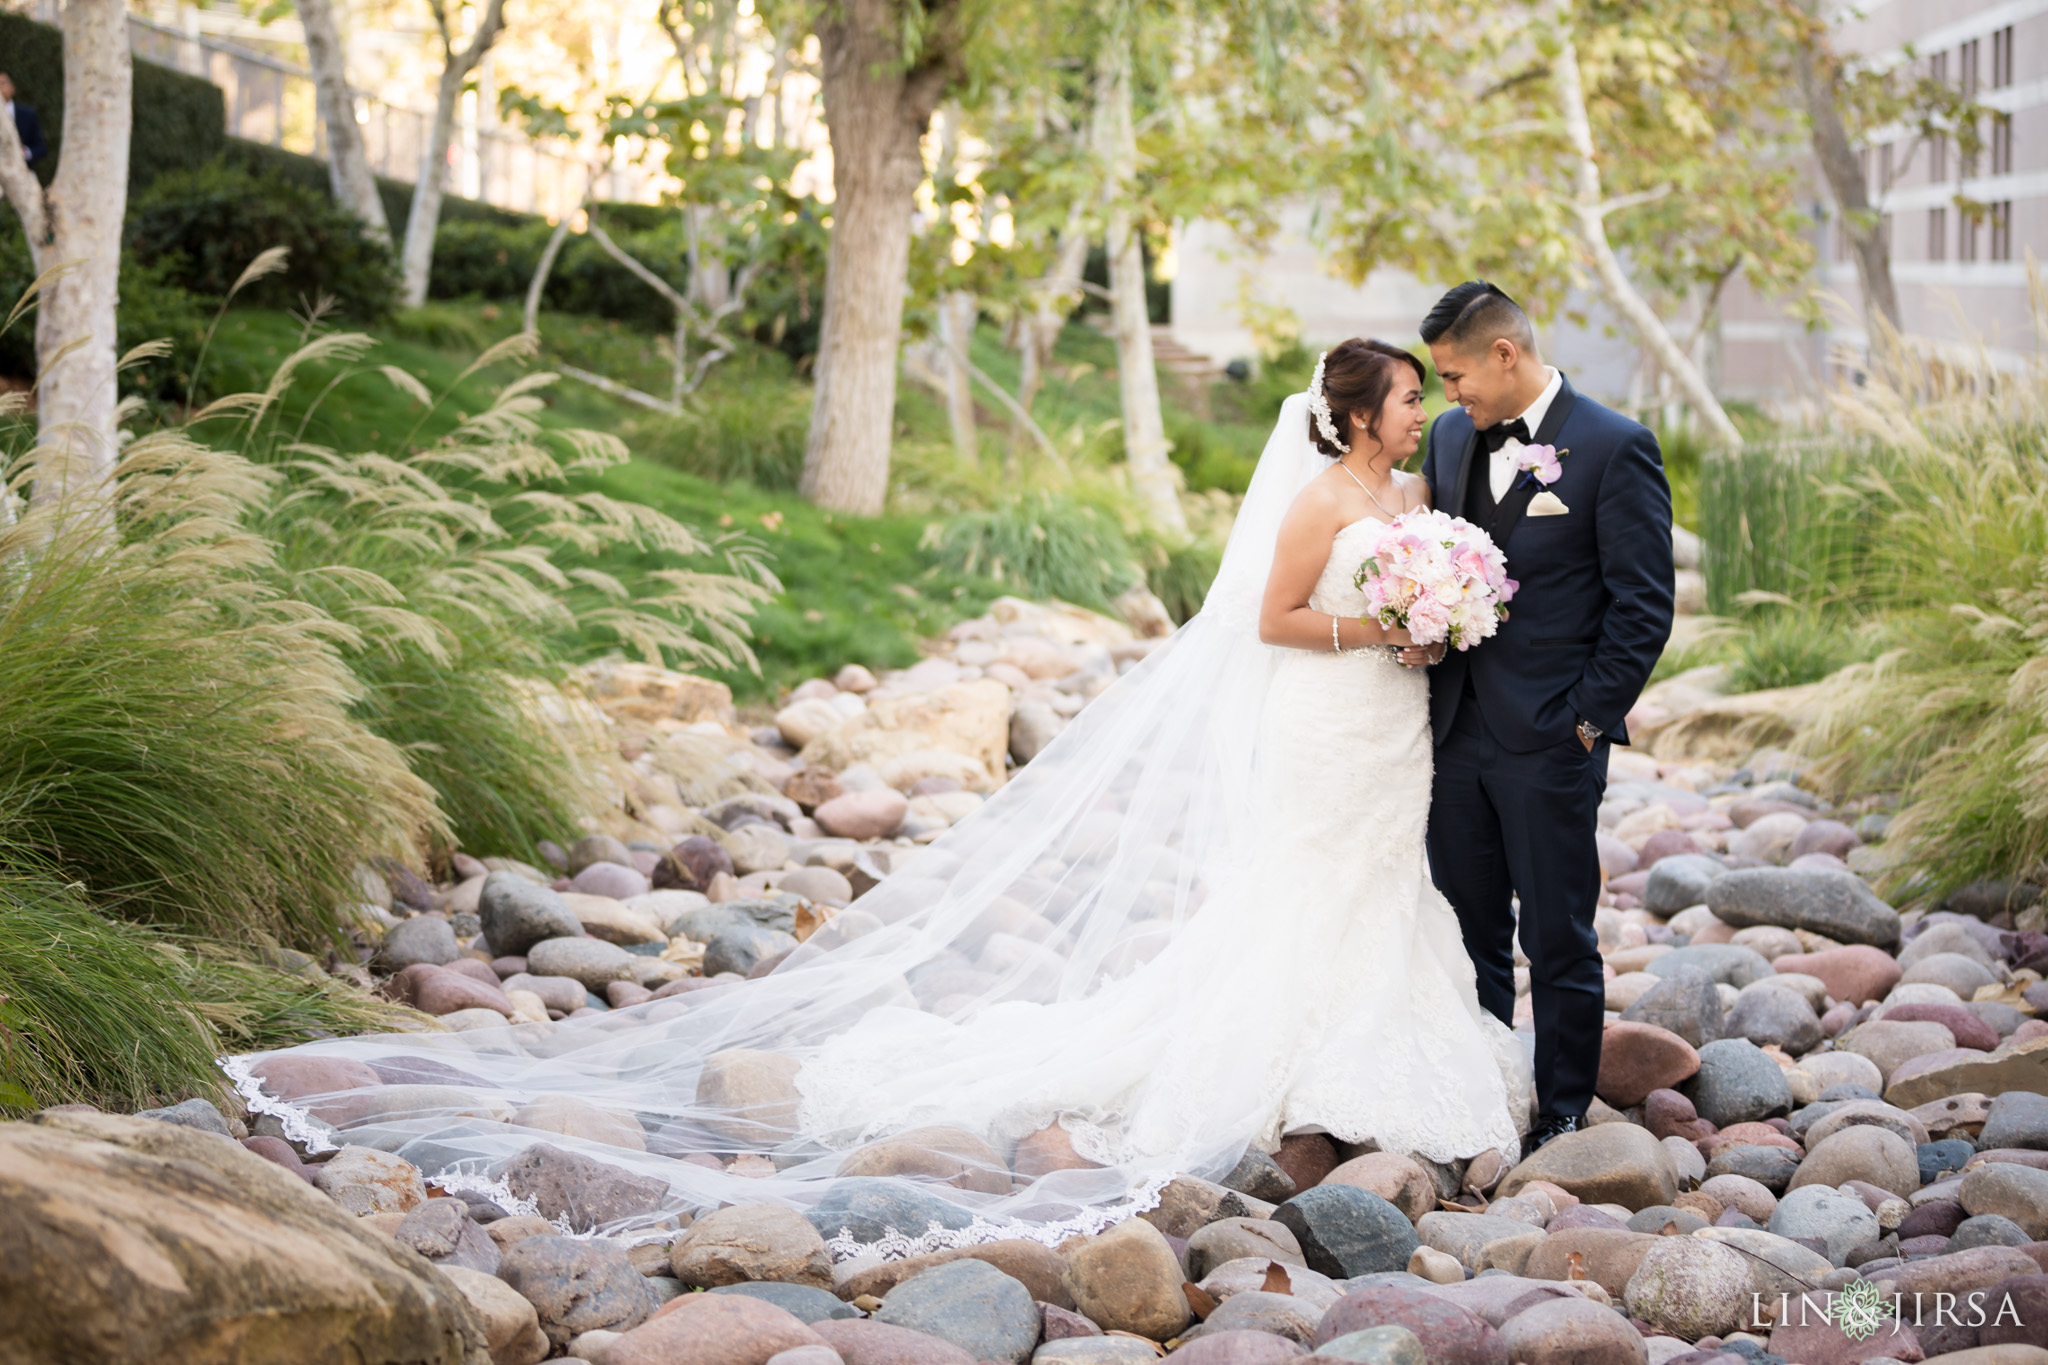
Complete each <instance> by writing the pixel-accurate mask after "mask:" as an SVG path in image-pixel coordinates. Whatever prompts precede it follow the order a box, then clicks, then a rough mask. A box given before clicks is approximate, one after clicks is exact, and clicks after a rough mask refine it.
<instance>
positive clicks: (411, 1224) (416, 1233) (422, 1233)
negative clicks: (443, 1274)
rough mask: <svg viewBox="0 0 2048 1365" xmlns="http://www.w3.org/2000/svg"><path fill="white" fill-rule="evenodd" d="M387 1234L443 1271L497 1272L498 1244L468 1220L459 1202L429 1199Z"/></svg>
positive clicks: (490, 1273) (463, 1206)
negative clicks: (453, 1269)
mask: <svg viewBox="0 0 2048 1365" xmlns="http://www.w3.org/2000/svg"><path fill="white" fill-rule="evenodd" d="M391 1235H392V1237H393V1238H394V1239H396V1240H397V1242H398V1243H399V1244H400V1245H401V1246H408V1247H411V1248H412V1249H413V1250H414V1251H417V1252H418V1253H419V1254H420V1255H422V1256H424V1257H426V1258H427V1259H428V1260H430V1261H432V1262H433V1263H434V1264H435V1265H437V1266H439V1267H441V1268H442V1269H443V1270H447V1269H451V1268H457V1269H466V1270H479V1271H482V1272H483V1273H484V1274H486V1275H492V1274H496V1273H497V1270H498V1260H499V1254H498V1244H497V1243H496V1242H493V1241H492V1240H491V1238H490V1235H489V1234H488V1233H486V1232H485V1231H484V1230H483V1228H482V1226H481V1225H479V1224H477V1223H474V1222H472V1221H471V1220H470V1217H469V1206H468V1205H467V1204H464V1203H463V1202H462V1201H461V1200H460V1199H429V1200H428V1201H427V1202H426V1203H424V1204H422V1205H420V1206H419V1207H418V1208H416V1209H414V1210H413V1211H412V1212H411V1213H408V1214H406V1215H405V1216H404V1218H403V1220H402V1221H401V1222H400V1223H399V1225H398V1228H397V1230H396V1231H394V1232H393V1233H392V1234H391Z"/></svg>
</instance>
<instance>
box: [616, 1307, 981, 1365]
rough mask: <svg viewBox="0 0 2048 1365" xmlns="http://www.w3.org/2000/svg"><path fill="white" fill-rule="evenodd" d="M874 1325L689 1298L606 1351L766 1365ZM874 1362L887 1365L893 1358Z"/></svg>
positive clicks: (641, 1364)
mask: <svg viewBox="0 0 2048 1365" xmlns="http://www.w3.org/2000/svg"><path fill="white" fill-rule="evenodd" d="M871 1325H872V1324H869V1323H864V1322H856V1321H853V1320H848V1321H839V1322H834V1321H825V1322H819V1323H816V1324H806V1323H803V1322H800V1321H798V1320H797V1319H796V1318H795V1317H794V1316H793V1315H791V1314H790V1313H788V1312H787V1311H785V1310H784V1309H781V1308H778V1307H776V1306H775V1305H774V1304H772V1303H768V1302H766V1301H764V1300H762V1299H757V1298H753V1297H751V1296H749V1295H744V1294H685V1295H683V1296H682V1297H681V1298H679V1299H676V1300H674V1301H672V1302H670V1303H666V1304H664V1305H662V1307H661V1310H660V1311H659V1312H658V1313H656V1314H655V1315H654V1317H653V1318H651V1319H649V1320H648V1321H647V1322H646V1323H644V1324H642V1325H641V1326H639V1327H636V1328H634V1329H633V1330H631V1331H629V1332H627V1333H626V1334H625V1335H624V1336H622V1337H620V1338H619V1339H618V1340H617V1341H614V1342H612V1343H611V1345H610V1347H609V1348H608V1349H607V1350H606V1351H605V1354H604V1365H767V1362H768V1361H769V1360H770V1359H772V1358H773V1357H775V1356H776V1355H778V1354H780V1353H781V1352H784V1351H795V1350H798V1349H801V1348H804V1347H812V1348H819V1349H822V1348H824V1347H825V1346H826V1345H828V1344H829V1343H830V1342H831V1338H830V1337H828V1336H827V1335H825V1333H826V1332H828V1331H831V1330H833V1329H837V1328H844V1327H851V1326H861V1327H866V1326H871ZM879 1330H883V1331H890V1330H893V1329H887V1328H884V1329H879ZM904 1335H905V1336H909V1335H911V1334H910V1333H904ZM932 1345H933V1347H935V1348H940V1349H944V1347H943V1343H940V1342H936V1341H934V1342H932ZM840 1354H841V1356H842V1357H843V1358H844V1359H845V1360H846V1361H847V1363H848V1365H855V1362H856V1361H857V1359H858V1358H857V1357H856V1356H854V1355H853V1354H851V1353H850V1352H846V1351H843V1350H842V1351H841V1353H840ZM875 1359H876V1360H878V1361H883V1362H886V1361H888V1360H889V1359H890V1357H888V1356H878V1357H875ZM904 1359H906V1360H910V1361H915V1360H917V1359H918V1358H917V1357H905V1358H904ZM927 1359H931V1360H934V1361H938V1360H943V1361H945V1362H946V1365H953V1363H954V1362H955V1361H958V1362H960V1363H961V1365H966V1362H969V1361H970V1360H971V1359H972V1357H970V1356H968V1355H966V1354H965V1353H964V1352H956V1353H953V1354H949V1355H946V1356H933V1357H927Z"/></svg>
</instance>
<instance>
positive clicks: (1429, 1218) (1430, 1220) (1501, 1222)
mask: <svg viewBox="0 0 2048 1365" xmlns="http://www.w3.org/2000/svg"><path fill="white" fill-rule="evenodd" d="M1415 1231H1416V1233H1417V1235H1418V1236H1420V1237H1421V1239H1422V1242H1423V1245H1424V1246H1426V1247H1429V1248H1431V1249H1433V1250H1436V1251H1441V1252H1444V1253H1446V1254H1447V1255H1450V1256H1452V1257H1454V1258H1455V1259H1456V1261H1457V1263H1458V1264H1459V1265H1461V1266H1463V1267H1465V1268H1466V1269H1468V1270H1475V1271H1476V1270H1478V1269H1479V1268H1480V1261H1481V1259H1482V1256H1483V1253H1484V1252H1485V1250H1486V1248H1487V1247H1488V1246H1490V1245H1492V1244H1493V1243H1495V1242H1498V1241H1500V1240H1502V1239H1504V1238H1508V1237H1521V1236H1524V1235H1526V1234H1527V1233H1528V1231H1529V1225H1528V1224H1527V1223H1524V1222H1522V1221H1520V1220H1518V1219H1514V1218H1502V1217H1499V1216H1497V1215H1493V1214H1485V1213H1445V1212H1441V1211H1439V1212H1436V1213H1425V1214H1423V1215H1422V1221H1421V1222H1419V1223H1417V1224H1416V1226H1415ZM1458 1278H1459V1279H1460V1280H1462V1279H1464V1278H1465V1277H1464V1275H1463V1274H1462V1273H1461V1274H1460V1275H1459V1276H1458Z"/></svg>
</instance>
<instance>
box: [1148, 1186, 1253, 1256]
mask: <svg viewBox="0 0 2048 1365" xmlns="http://www.w3.org/2000/svg"><path fill="white" fill-rule="evenodd" d="M1241 1198H1243V1196H1242V1195H1239V1194H1236V1193H1235V1192H1233V1191H1231V1190H1226V1189H1224V1188H1223V1187H1222V1186H1221V1185H1218V1184H1217V1183H1216V1182H1215V1181H1213V1180H1203V1179H1201V1178H1200V1177H1199V1176H1192V1175H1181V1176H1175V1177H1174V1178H1173V1179H1172V1180H1170V1181H1168V1182H1167V1185H1166V1188H1165V1189H1163V1190H1161V1191H1160V1192H1159V1202H1158V1203H1157V1204H1154V1205H1153V1206H1152V1207H1151V1208H1150V1209H1147V1210H1146V1211H1145V1212H1144V1213H1141V1214H1139V1215H1138V1216H1139V1217H1140V1218H1142V1219H1144V1220H1145V1221H1146V1222H1148V1223H1150V1224H1151V1225H1152V1226H1153V1227H1155V1228H1158V1229H1159V1230H1160V1231H1161V1232H1163V1233H1165V1234H1166V1235H1167V1236H1168V1237H1174V1238H1178V1239H1179V1240H1181V1241H1183V1242H1185V1241H1186V1240H1187V1239H1188V1238H1190V1237H1192V1236H1194V1235H1195V1232H1196V1230H1197V1229H1199V1228H1202V1227H1206V1226H1207V1225H1208V1224H1210V1223H1213V1222H1215V1221H1216V1220H1217V1219H1218V1218H1228V1217H1231V1216H1232V1215H1230V1214H1227V1213H1225V1212H1224V1211H1223V1205H1224V1204H1225V1203H1226V1202H1228V1201H1229V1200H1232V1199H1241Z"/></svg>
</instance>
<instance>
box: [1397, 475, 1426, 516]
mask: <svg viewBox="0 0 2048 1365" xmlns="http://www.w3.org/2000/svg"><path fill="white" fill-rule="evenodd" d="M1394 477H1395V478H1396V479H1398V480H1399V481H1400V485H1401V508H1402V510H1403V511H1407V512H1413V511H1415V510H1416V509H1417V508H1420V507H1427V506H1429V505H1430V504H1429V480H1428V479H1425V478H1423V477H1422V476H1421V475H1420V474H1410V473H1408V472H1407V471H1406V470H1402V469H1397V470H1395V471H1394Z"/></svg>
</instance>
